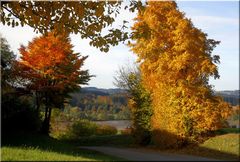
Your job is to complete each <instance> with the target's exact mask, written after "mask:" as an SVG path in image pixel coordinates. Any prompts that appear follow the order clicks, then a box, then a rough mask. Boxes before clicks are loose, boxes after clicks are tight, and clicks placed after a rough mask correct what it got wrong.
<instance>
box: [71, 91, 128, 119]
mask: <svg viewBox="0 0 240 162" xmlns="http://www.w3.org/2000/svg"><path fill="white" fill-rule="evenodd" d="M71 97H72V98H71V100H70V105H71V106H72V107H78V108H79V109H80V116H81V118H85V119H90V120H126V119H130V111H129V108H128V99H127V93H126V92H125V91H124V90H121V89H98V88H94V87H87V88H82V89H81V90H80V91H79V92H76V93H72V94H71Z"/></svg>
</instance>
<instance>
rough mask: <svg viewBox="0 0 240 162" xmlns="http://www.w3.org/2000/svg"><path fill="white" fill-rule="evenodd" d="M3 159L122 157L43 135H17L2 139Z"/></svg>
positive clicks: (95, 158) (100, 158)
mask: <svg viewBox="0 0 240 162" xmlns="http://www.w3.org/2000/svg"><path fill="white" fill-rule="evenodd" d="M2 142H3V143H2V147H1V152H2V154H1V160H3V161H9V160H11V161H16V160H21V161H26V160H30V161H36V160H43V161H114V160H115V161H116V160H117V161H119V160H123V159H119V158H115V157H112V156H108V155H104V154H100V153H98V152H95V151H90V150H83V149H79V148H78V147H77V146H76V145H72V144H70V143H68V142H65V141H59V140H56V139H53V138H50V137H47V136H43V135H36V134H32V135H26V134H24V135H23V134H22V135H18V136H12V137H8V139H3V140H2Z"/></svg>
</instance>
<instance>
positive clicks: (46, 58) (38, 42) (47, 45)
mask: <svg viewBox="0 0 240 162" xmlns="http://www.w3.org/2000/svg"><path fill="white" fill-rule="evenodd" d="M72 47H73V46H72V45H71V43H70V39H69V37H68V36H67V35H65V34H62V35H55V34H54V32H51V33H47V35H44V36H40V37H37V38H34V39H33V40H32V42H29V44H28V46H27V47H25V46H21V48H20V49H19V51H20V53H21V55H22V56H21V60H20V61H19V62H18V64H17V65H18V68H17V69H18V71H19V74H18V75H19V76H21V78H23V79H24V81H23V86H24V87H26V88H27V89H29V90H31V91H33V92H34V93H35V94H36V105H37V109H38V110H39V106H40V104H41V103H44V105H45V118H44V121H43V126H42V131H43V133H48V132H49V122H50V117H51V110H52V107H53V106H55V107H60V106H61V104H62V102H63V100H64V98H65V97H66V94H67V93H68V92H71V91H74V90H75V89H77V88H79V87H80V84H87V82H88V81H89V79H90V77H91V76H90V75H89V73H88V70H82V69H81V68H82V66H83V63H84V61H85V60H86V58H87V56H85V57H81V56H80V55H79V54H78V53H73V50H72Z"/></svg>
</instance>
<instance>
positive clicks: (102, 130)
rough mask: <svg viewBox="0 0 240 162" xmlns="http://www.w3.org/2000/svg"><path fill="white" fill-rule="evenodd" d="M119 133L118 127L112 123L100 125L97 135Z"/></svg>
mask: <svg viewBox="0 0 240 162" xmlns="http://www.w3.org/2000/svg"><path fill="white" fill-rule="evenodd" d="M115 134H117V128H115V127H114V126H111V125H98V127H97V130H96V135H100V136H101V135H115Z"/></svg>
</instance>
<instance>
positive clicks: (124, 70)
mask: <svg viewBox="0 0 240 162" xmlns="http://www.w3.org/2000/svg"><path fill="white" fill-rule="evenodd" d="M114 80H115V82H114V84H115V85H116V86H117V87H119V88H123V89H126V90H127V91H128V93H129V94H130V96H129V101H128V105H129V108H130V112H131V120H132V135H133V137H134V140H135V143H137V144H140V145H147V144H149V143H150V141H151V122H150V119H151V116H152V107H151V99H150V94H149V92H148V91H147V90H146V89H145V88H144V86H143V85H142V77H141V73H140V69H139V67H138V66H137V65H134V66H132V67H130V66H126V67H121V68H119V70H118V71H117V75H116V77H114Z"/></svg>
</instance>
